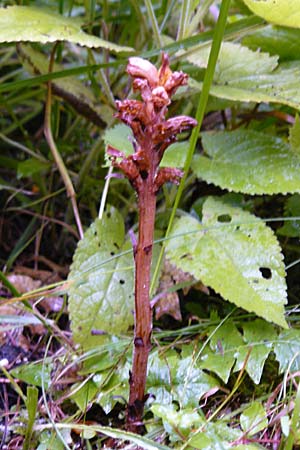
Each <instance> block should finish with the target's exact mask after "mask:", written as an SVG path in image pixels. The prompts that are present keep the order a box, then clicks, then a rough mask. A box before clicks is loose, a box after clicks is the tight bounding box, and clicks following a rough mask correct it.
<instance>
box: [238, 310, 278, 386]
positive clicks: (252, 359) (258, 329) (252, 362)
mask: <svg viewBox="0 0 300 450" xmlns="http://www.w3.org/2000/svg"><path fill="white" fill-rule="evenodd" d="M243 338H244V341H245V342H246V344H247V346H246V347H244V348H243V349H241V350H240V351H239V355H238V361H239V363H238V362H237V364H236V370H241V369H242V366H243V364H244V361H245V358H246V356H247V354H248V352H249V350H251V352H250V354H249V356H248V361H247V365H246V372H247V373H248V375H249V376H250V377H251V378H252V380H253V381H254V383H256V384H258V383H259V382H260V379H261V376H262V372H263V368H264V364H265V362H266V359H267V357H268V356H269V354H270V352H271V350H272V347H273V342H274V341H275V340H276V338H277V333H276V331H275V329H274V326H273V325H272V324H270V323H267V322H265V321H264V320H261V319H256V320H254V321H253V322H246V323H244V324H243Z"/></svg>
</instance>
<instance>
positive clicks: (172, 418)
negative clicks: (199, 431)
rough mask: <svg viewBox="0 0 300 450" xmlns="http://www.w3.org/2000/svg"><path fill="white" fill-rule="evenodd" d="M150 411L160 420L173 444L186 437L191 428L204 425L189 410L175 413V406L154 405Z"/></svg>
mask: <svg viewBox="0 0 300 450" xmlns="http://www.w3.org/2000/svg"><path fill="white" fill-rule="evenodd" d="M151 411H152V412H153V414H154V415H155V416H158V417H160V418H161V419H162V421H163V424H164V428H165V430H166V432H167V433H168V434H169V436H170V439H171V441H173V442H175V441H179V440H182V437H183V436H184V437H188V436H189V435H190V434H191V430H192V429H193V428H199V426H200V425H201V424H203V423H205V422H204V421H203V419H202V418H201V417H200V416H199V414H198V413H197V412H196V411H194V410H193V409H191V408H185V409H182V410H179V411H177V410H176V406H175V405H168V406H164V405H161V404H159V403H155V404H153V405H152V406H151Z"/></svg>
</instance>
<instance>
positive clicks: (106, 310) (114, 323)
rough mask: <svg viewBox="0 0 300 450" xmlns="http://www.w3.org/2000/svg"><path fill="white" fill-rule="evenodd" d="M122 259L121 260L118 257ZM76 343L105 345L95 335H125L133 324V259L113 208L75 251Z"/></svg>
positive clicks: (73, 319)
mask: <svg viewBox="0 0 300 450" xmlns="http://www.w3.org/2000/svg"><path fill="white" fill-rule="evenodd" d="M118 255H119V256H118ZM68 279H69V282H70V289H69V295H70V297H69V310H70V316H71V327H72V331H73V338H74V341H75V342H76V343H78V344H81V345H82V346H84V347H92V346H95V345H97V342H98V343H99V342H102V338H103V336H99V335H92V332H93V330H95V333H97V332H98V333H101V332H104V333H108V334H116V335H118V334H122V333H126V332H127V331H128V328H129V326H131V325H132V324H133V304H134V302H133V281H134V280H133V256H132V250H131V244H130V242H128V241H125V230H124V223H123V219H122V216H121V215H120V214H119V213H118V212H117V211H116V210H115V209H114V208H111V209H110V210H108V211H107V212H106V214H105V215H104V216H103V218H102V220H99V219H96V220H95V222H94V223H92V225H91V226H90V228H89V229H88V230H87V231H86V232H85V234H84V238H83V239H82V240H81V241H80V242H79V244H78V247H77V249H76V251H75V254H74V258H73V264H72V266H71V271H70V274H69V278H68Z"/></svg>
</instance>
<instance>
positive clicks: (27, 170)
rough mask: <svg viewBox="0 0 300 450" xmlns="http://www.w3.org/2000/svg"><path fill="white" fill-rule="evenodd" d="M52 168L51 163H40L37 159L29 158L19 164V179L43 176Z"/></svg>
mask: <svg viewBox="0 0 300 450" xmlns="http://www.w3.org/2000/svg"><path fill="white" fill-rule="evenodd" d="M50 167H51V163H46V162H43V161H40V160H38V159H36V158H28V159H26V160H25V161H21V162H19V163H18V171H17V178H18V179H20V178H24V177H31V176H32V175H35V174H42V173H43V172H45V171H46V170H48V169H49V168H50Z"/></svg>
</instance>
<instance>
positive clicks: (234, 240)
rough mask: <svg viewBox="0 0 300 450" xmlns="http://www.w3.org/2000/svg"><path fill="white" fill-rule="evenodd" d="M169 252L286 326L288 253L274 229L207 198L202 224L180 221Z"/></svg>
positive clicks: (230, 296)
mask: <svg viewBox="0 0 300 450" xmlns="http://www.w3.org/2000/svg"><path fill="white" fill-rule="evenodd" d="M166 251H167V255H168V257H169V258H170V260H171V262H173V263H174V264H176V265H177V266H178V267H179V268H180V269H182V270H183V271H184V272H189V273H191V274H192V275H193V276H194V277H195V278H197V279H199V280H201V281H202V282H203V283H204V284H205V285H207V286H210V287H212V288H213V289H214V290H215V291H216V292H218V293H220V294H221V295H222V296H223V298H224V299H226V300H229V301H231V302H233V303H235V304H236V305H237V306H239V307H242V308H244V309H245V310H247V311H249V312H254V313H256V314H257V315H258V316H261V317H263V318H264V319H266V320H268V321H270V322H274V323H276V324H278V325H281V326H283V327H287V323H286V321H285V318H284V304H285V303H286V283H285V268H284V264H283V257H282V254H281V251H280V246H279V244H278V241H277V239H276V237H275V235H274V233H273V231H272V230H271V229H270V228H269V227H267V226H266V225H265V223H264V222H263V221H262V220H260V219H259V218H257V217H255V216H253V215H252V214H250V213H248V212H246V211H243V210H242V209H241V208H239V207H236V206H232V205H231V204H230V203H226V202H225V201H222V200H221V199H217V198H208V199H207V200H206V201H205V203H204V205H203V221H202V223H200V222H199V221H198V220H197V219H195V218H194V217H192V216H189V215H186V216H184V217H181V218H180V219H179V220H177V221H176V223H175V225H174V227H173V230H172V232H171V235H170V237H169V240H168V241H167V243H166Z"/></svg>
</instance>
